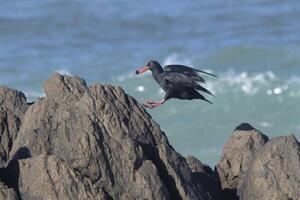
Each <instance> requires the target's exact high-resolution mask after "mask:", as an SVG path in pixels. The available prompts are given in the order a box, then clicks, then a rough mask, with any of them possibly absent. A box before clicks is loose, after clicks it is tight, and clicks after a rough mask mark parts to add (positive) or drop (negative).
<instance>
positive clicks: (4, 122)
mask: <svg viewBox="0 0 300 200" xmlns="http://www.w3.org/2000/svg"><path fill="white" fill-rule="evenodd" d="M27 108H28V105H27V102H26V97H25V95H24V94H23V93H22V92H19V91H17V90H14V89H10V88H7V87H5V86H0V167H4V165H5V162H6V161H7V160H8V156H9V153H10V150H11V148H12V144H13V141H14V140H15V138H16V137H17V134H18V131H19V128H20V126H21V123H22V119H23V116H24V113H25V112H26V110H27Z"/></svg>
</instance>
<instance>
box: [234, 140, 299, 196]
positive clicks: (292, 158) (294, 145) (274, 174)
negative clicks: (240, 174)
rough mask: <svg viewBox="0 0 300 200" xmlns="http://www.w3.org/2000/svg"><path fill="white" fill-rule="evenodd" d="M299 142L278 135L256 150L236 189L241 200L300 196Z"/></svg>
mask: <svg viewBox="0 0 300 200" xmlns="http://www.w3.org/2000/svg"><path fill="white" fill-rule="evenodd" d="M299 188H300V145H299V142H298V141H297V140H296V138H295V137H294V136H293V135H291V136H280V137H276V138H273V139H271V140H270V141H269V142H267V144H265V145H264V147H263V148H261V149H260V150H259V152H258V153H257V156H256V157H255V159H254V160H253V161H252V162H251V164H250V165H249V167H248V170H247V172H246V174H245V177H244V180H243V181H242V184H241V185H240V186H239V188H238V194H239V197H240V199H241V200H257V199H264V200H291V199H295V200H298V199H299V198H300V190H299Z"/></svg>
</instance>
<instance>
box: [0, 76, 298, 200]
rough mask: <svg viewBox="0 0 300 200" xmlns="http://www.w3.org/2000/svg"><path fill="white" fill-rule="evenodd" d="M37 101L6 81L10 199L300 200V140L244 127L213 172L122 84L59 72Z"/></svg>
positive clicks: (0, 132) (3, 178)
mask: <svg viewBox="0 0 300 200" xmlns="http://www.w3.org/2000/svg"><path fill="white" fill-rule="evenodd" d="M44 91H45V94H46V96H45V97H44V98H40V99H38V100H37V101H36V102H34V103H33V104H28V103H27V102H26V98H25V96H24V94H23V93H22V92H19V91H16V90H13V89H9V88H6V87H0V103H1V104H0V200H1V199H9V200H21V199H22V200H31V199H72V200H73V199H96V200H97V199H99V200H100V199H101V200H112V199H113V200H135V199H147V200H152V199H153V200H155V199H157V200H177V199H179V200H210V199H211V200H222V199H241V200H252V199H264V200H265V199H266V200H269V199H270V200H271V199H272V200H273V199H297V198H298V197H299V191H298V188H300V174H299V173H300V171H299V169H300V164H299V162H300V159H299V155H300V152H299V149H300V148H299V143H298V141H297V140H296V138H295V137H293V136H286V137H278V138H273V139H271V140H270V141H268V138H267V137H266V136H265V135H263V134H262V133H260V132H259V131H257V130H256V129H254V128H253V127H252V126H250V125H249V124H241V125H240V126H239V127H237V128H236V130H235V131H234V132H233V134H232V136H231V137H230V139H229V141H228V143H227V144H226V145H225V147H224V150H223V154H222V157H221V160H220V162H219V163H218V165H217V166H216V168H215V171H213V170H212V169H211V168H210V167H209V166H207V165H205V164H203V163H201V162H200V161H199V160H197V159H196V158H195V157H193V156H188V157H187V158H184V157H183V156H182V155H180V154H179V153H177V152H176V151H175V150H174V149H173V147H172V146H171V145H170V144H169V143H168V139H167V137H166V136H165V134H164V132H162V131H161V129H160V127H159V125H158V124H157V123H156V122H154V121H153V119H152V118H151V116H150V115H149V114H148V113H147V112H146V111H145V109H144V108H143V107H142V106H141V105H140V104H139V103H138V102H137V101H136V100H135V99H134V98H132V97H130V96H129V95H127V94H126V93H125V92H124V91H123V90H122V89H121V88H120V87H114V86H111V85H102V84H94V85H91V86H88V85H87V84H86V83H85V81H84V80H83V79H81V78H79V77H71V76H62V75H60V74H54V75H53V76H52V77H51V78H50V79H49V80H47V81H46V82H45V84H44Z"/></svg>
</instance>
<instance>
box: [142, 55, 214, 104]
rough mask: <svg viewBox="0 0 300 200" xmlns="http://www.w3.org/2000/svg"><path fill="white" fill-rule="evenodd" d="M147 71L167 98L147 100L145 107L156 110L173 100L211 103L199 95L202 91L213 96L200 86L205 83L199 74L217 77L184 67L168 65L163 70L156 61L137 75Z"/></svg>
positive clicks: (149, 63) (150, 62)
mask: <svg viewBox="0 0 300 200" xmlns="http://www.w3.org/2000/svg"><path fill="white" fill-rule="evenodd" d="M147 70H150V71H151V72H152V76H153V78H154V79H155V80H156V82H157V83H158V84H159V85H160V87H161V88H162V89H163V90H164V91H165V92H166V94H165V97H164V98H163V99H162V100H160V101H158V102H155V101H150V100H146V101H145V102H146V104H144V106H145V107H147V108H154V107H157V106H160V105H162V104H163V103H164V102H165V101H167V100H168V99H171V98H177V99H187V100H192V99H201V100H204V101H207V102H209V103H211V102H210V101H209V100H207V99H206V98H205V97H204V96H203V95H202V94H200V93H199V91H201V92H205V93H207V94H210V95H212V96H213V94H212V93H211V92H210V91H209V90H207V89H205V88H204V87H202V86H201V85H200V84H199V83H201V82H202V83H204V82H205V80H204V79H203V78H202V77H201V76H200V74H199V73H203V74H208V75H210V76H214V77H217V76H216V75H214V74H211V73H208V72H205V71H202V70H198V69H194V68H191V67H187V66H184V65H167V66H165V67H164V68H162V66H161V65H160V64H159V63H158V62H157V61H155V60H150V61H149V62H148V63H147V65H146V66H144V67H141V68H139V69H137V70H136V74H141V73H144V72H145V71H147Z"/></svg>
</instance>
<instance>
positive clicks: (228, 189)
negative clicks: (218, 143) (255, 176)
mask: <svg viewBox="0 0 300 200" xmlns="http://www.w3.org/2000/svg"><path fill="white" fill-rule="evenodd" d="M267 141H268V138H267V136H265V135H264V134H262V133H261V132H259V131H258V130H256V129H255V128H253V127H252V126H251V125H250V124H246V123H244V124H241V125H239V126H238V127H237V128H236V129H235V131H234V132H233V133H232V135H231V137H230V138H229V140H228V141H227V143H226V144H225V146H224V149H223V153H222V156H221V160H220V161H219V163H218V164H217V166H216V171H217V174H218V176H219V179H220V183H221V187H222V190H223V194H224V197H225V199H237V196H236V190H237V187H238V185H239V184H240V181H241V178H242V177H243V175H244V173H245V172H246V170H247V168H248V166H249V164H250V162H251V161H252V159H253V158H254V155H255V153H256V152H257V151H258V150H259V149H260V148H262V147H263V146H264V144H265V143H266V142H267Z"/></svg>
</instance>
